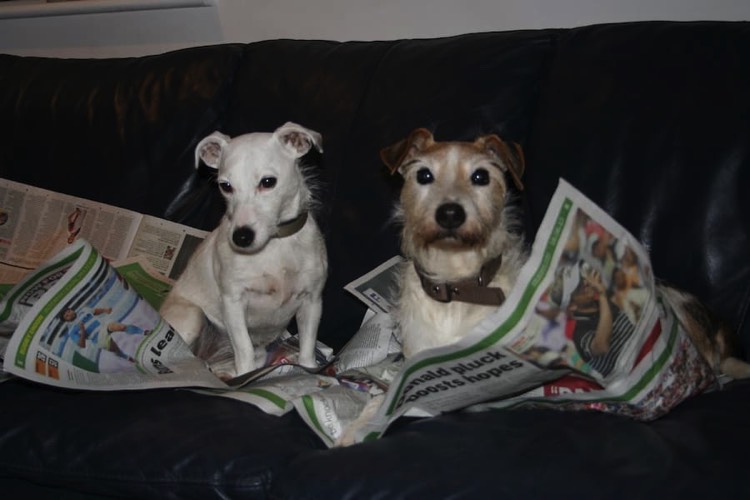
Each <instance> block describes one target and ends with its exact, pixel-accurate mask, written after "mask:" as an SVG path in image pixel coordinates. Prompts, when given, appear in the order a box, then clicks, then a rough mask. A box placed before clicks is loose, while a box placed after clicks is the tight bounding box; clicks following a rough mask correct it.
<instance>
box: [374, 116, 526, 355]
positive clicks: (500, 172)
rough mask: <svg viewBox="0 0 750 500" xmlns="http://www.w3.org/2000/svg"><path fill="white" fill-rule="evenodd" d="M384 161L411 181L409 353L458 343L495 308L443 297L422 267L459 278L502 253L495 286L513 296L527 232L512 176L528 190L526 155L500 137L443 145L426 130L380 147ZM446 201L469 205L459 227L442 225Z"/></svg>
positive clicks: (406, 228) (406, 242)
mask: <svg viewBox="0 0 750 500" xmlns="http://www.w3.org/2000/svg"><path fill="white" fill-rule="evenodd" d="M381 157H382V159H383V161H384V162H385V163H386V165H388V166H389V167H390V168H391V170H392V171H394V172H395V171H398V172H399V173H400V174H401V175H402V176H403V178H404V186H403V188H402V191H401V200H400V205H399V206H398V208H397V211H396V214H395V215H396V218H397V219H398V220H399V221H400V222H401V223H402V224H403V230H402V241H401V247H402V251H403V254H404V256H405V257H406V258H407V259H408V262H406V263H405V264H404V266H403V269H402V272H401V275H400V283H399V286H400V299H399V304H398V321H399V323H400V327H401V335H402V342H403V351H404V355H405V356H406V357H410V356H413V355H414V354H416V353H417V352H419V351H421V350H424V349H428V348H432V347H437V346H442V345H447V344H451V343H454V342H456V341H458V340H459V339H460V338H462V337H463V336H464V335H466V334H467V333H468V332H469V331H470V330H471V328H472V327H473V326H474V325H476V324H477V323H478V322H479V321H481V320H482V319H483V318H485V317H486V316H487V315H488V314H490V313H491V312H492V311H493V309H494V307H493V306H485V305H475V304H468V303H464V302H455V301H454V302H450V303H442V302H437V301H435V300H433V299H432V298H430V297H429V296H428V295H426V294H425V292H424V290H423V289H422V286H421V283H420V280H419V277H418V275H417V271H416V267H415V266H419V267H420V268H421V269H422V270H423V271H424V273H425V274H426V275H428V276H429V277H430V278H431V279H432V280H433V281H437V282H452V281H457V280H461V279H464V278H470V277H474V276H478V275H479V272H480V269H481V267H482V266H483V265H484V264H485V263H486V262H488V261H489V260H491V259H493V258H494V257H496V256H498V255H502V264H501V266H500V269H499V270H498V272H497V273H496V274H495V277H494V279H493V280H492V282H491V283H490V284H489V286H497V287H500V288H501V289H502V290H503V291H504V292H505V293H506V294H507V293H508V292H509V291H510V289H511V288H512V287H513V285H514V284H515V281H516V278H517V276H518V271H519V270H520V268H521V266H522V265H523V263H524V261H525V260H526V257H527V255H526V252H525V250H524V248H523V242H522V239H521V236H520V235H519V234H517V233H515V232H512V231H510V229H511V227H512V226H513V225H514V224H515V223H516V220H515V217H514V215H513V209H511V208H509V207H508V204H507V202H508V199H509V196H510V194H509V189H508V185H507V183H506V178H505V175H506V173H508V174H510V176H511V178H512V179H514V180H515V182H516V183H517V184H518V185H519V187H521V186H522V185H521V183H520V178H521V175H522V174H523V159H522V156H520V155H519V154H518V153H516V154H514V147H511V146H508V145H507V144H506V143H505V142H504V141H502V140H501V139H500V138H499V137H497V136H495V135H491V136H484V137H480V138H478V139H477V140H476V141H474V142H436V141H435V140H434V139H433V137H432V134H431V133H430V132H429V131H427V130H425V129H417V130H415V131H414V132H413V133H412V134H411V135H410V136H409V138H407V139H406V140H405V141H401V142H399V143H398V144H395V145H393V146H391V147H390V148H386V149H384V150H383V151H382V152H381ZM421 169H428V170H429V171H430V172H431V174H432V176H433V178H434V180H433V181H432V182H431V183H430V184H420V183H419V182H418V181H417V172H418V171H419V170H421ZM479 169H483V170H485V171H486V172H487V173H488V174H489V183H488V184H487V185H476V184H475V183H473V182H472V180H471V179H472V174H474V173H475V172H476V171H477V170H479ZM444 203H456V204H459V205H460V206H461V207H463V210H464V212H465V214H466V220H465V222H464V223H463V224H461V226H460V227H458V228H455V229H454V230H452V231H451V230H446V228H444V227H441V225H440V224H439V223H438V222H437V219H436V211H437V210H438V208H439V207H440V206H441V205H442V204H444Z"/></svg>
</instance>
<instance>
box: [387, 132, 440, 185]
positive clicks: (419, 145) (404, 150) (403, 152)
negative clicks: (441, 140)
mask: <svg viewBox="0 0 750 500" xmlns="http://www.w3.org/2000/svg"><path fill="white" fill-rule="evenodd" d="M434 142H435V140H434V139H433V137H432V132H430V131H429V130H427V129H426V128H418V129H416V130H414V131H413V132H412V133H411V134H409V137H407V138H406V139H403V140H401V141H399V142H397V143H396V144H393V145H391V146H388V147H385V148H383V149H381V150H380V159H381V160H383V163H385V165H386V166H387V167H388V170H390V172H391V174H395V173H396V172H397V171H399V172H400V170H399V168H400V167H401V165H403V164H404V162H405V161H406V160H408V159H409V158H411V157H412V156H414V154H415V153H417V152H419V151H423V150H424V149H425V148H427V147H429V146H430V145H432V144H433V143H434Z"/></svg>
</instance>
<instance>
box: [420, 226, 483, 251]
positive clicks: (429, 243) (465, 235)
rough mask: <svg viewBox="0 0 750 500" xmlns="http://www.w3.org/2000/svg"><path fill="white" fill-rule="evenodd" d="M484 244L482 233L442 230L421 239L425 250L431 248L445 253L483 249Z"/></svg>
mask: <svg viewBox="0 0 750 500" xmlns="http://www.w3.org/2000/svg"><path fill="white" fill-rule="evenodd" d="M486 243H487V238H486V237H485V235H484V234H482V233H473V232H466V231H449V230H444V229H443V230H440V231H437V232H435V233H433V234H432V235H431V236H430V237H428V238H425V239H423V246H424V247H425V248H427V247H433V248H438V249H440V250H446V251H450V250H468V249H471V248H477V247H483V246H484V245H485V244H486Z"/></svg>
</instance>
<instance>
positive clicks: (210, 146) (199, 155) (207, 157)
mask: <svg viewBox="0 0 750 500" xmlns="http://www.w3.org/2000/svg"><path fill="white" fill-rule="evenodd" d="M229 141H230V137H229V136H227V135H224V134H222V133H221V132H219V131H216V132H214V133H213V134H211V135H209V136H208V137H205V138H204V139H202V140H201V142H199V143H198V145H197V146H196V147H195V168H198V165H199V164H200V161H201V160H203V163H205V164H206V165H208V166H209V167H211V168H214V169H217V168H219V162H220V161H221V152H222V150H223V149H224V147H225V146H226V145H227V144H228V143H229Z"/></svg>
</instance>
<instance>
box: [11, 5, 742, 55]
mask: <svg viewBox="0 0 750 500" xmlns="http://www.w3.org/2000/svg"><path fill="white" fill-rule="evenodd" d="M100 1H102V2H106V1H107V0H100ZM89 3H91V2H89ZM2 4H3V2H0V10H1V9H2ZM634 20H750V1H748V0H216V4H215V5H214V6H211V7H200V8H182V9H164V10H148V11H139V12H122V13H100V14H83V15H67V16H55V17H35V18H20V19H0V53H12V54H20V55H43V56H60V57H112V56H130V55H142V54H152V53H159V52H163V51H166V50H171V49H176V48H181V47H187V46H193V45H206V44H213V43H221V42H250V41H256V40H264V39H271V38H299V39H330V40H342V41H343V40H373V39H393V38H421V37H435V36H444V35H455V34H460V33H467V32H473V31H491V30H513V29H534V28H558V27H573V26H581V25H586V24H593V23H602V22H619V21H634Z"/></svg>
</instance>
